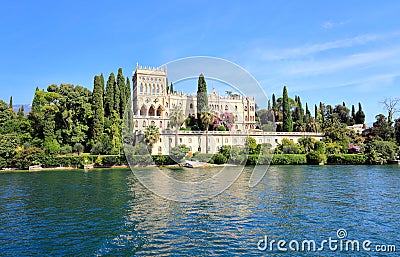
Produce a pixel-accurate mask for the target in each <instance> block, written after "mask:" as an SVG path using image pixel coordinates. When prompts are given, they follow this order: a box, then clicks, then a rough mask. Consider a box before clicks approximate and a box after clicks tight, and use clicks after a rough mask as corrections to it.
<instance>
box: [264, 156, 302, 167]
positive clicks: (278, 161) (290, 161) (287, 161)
mask: <svg viewBox="0 0 400 257" xmlns="http://www.w3.org/2000/svg"><path fill="white" fill-rule="evenodd" d="M306 163H307V158H306V155H305V154H274V156H273V157H272V161H271V164H272V165H294V164H306Z"/></svg>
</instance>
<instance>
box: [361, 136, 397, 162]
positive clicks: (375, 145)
mask: <svg viewBox="0 0 400 257" xmlns="http://www.w3.org/2000/svg"><path fill="white" fill-rule="evenodd" d="M396 150H397V146H396V144H395V143H394V142H388V141H381V140H373V141H370V142H368V144H367V146H366V151H365V152H366V154H367V159H368V161H369V162H370V163H371V164H385V163H387V162H388V161H389V160H394V159H396Z"/></svg>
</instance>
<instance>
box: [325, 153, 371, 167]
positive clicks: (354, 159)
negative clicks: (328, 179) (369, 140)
mask: <svg viewBox="0 0 400 257" xmlns="http://www.w3.org/2000/svg"><path fill="white" fill-rule="evenodd" d="M328 164H346V165H360V164H367V155H365V154H329V155H328Z"/></svg>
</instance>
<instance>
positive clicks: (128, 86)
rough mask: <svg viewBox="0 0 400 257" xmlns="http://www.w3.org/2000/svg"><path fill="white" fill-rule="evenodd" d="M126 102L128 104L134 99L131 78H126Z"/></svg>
mask: <svg viewBox="0 0 400 257" xmlns="http://www.w3.org/2000/svg"><path fill="white" fill-rule="evenodd" d="M125 92H126V102H127V103H128V102H129V101H130V100H131V97H132V90H131V81H130V79H129V77H126V90H125Z"/></svg>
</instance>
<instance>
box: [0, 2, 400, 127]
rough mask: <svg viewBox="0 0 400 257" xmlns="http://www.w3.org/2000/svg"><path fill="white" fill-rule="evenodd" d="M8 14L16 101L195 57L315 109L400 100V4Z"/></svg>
mask: <svg viewBox="0 0 400 257" xmlns="http://www.w3.org/2000/svg"><path fill="white" fill-rule="evenodd" d="M2 10H3V12H2V15H1V16H0V24H1V25H0V26H1V36H0V87H1V93H0V99H3V100H5V101H7V102H8V99H9V97H10V95H12V96H13V98H14V103H30V102H31V100H32V95H33V92H34V90H35V87H36V86H39V87H40V88H46V87H47V86H48V85H50V84H60V83H71V84H76V85H82V86H85V87H88V88H92V84H93V76H94V75H95V74H99V73H103V74H105V76H106V77H107V76H108V74H109V73H110V72H116V71H117V69H118V67H122V68H123V70H124V74H125V75H130V74H131V73H132V71H133V69H134V68H135V65H136V62H139V63H140V64H143V65H151V66H159V65H162V64H164V63H167V62H169V61H172V60H175V59H178V58H183V57H187V56H215V57H220V58H224V59H227V60H230V61H232V62H234V63H237V64H238V65H240V66H242V67H243V68H245V69H246V70H248V71H249V72H250V73H251V74H252V75H253V76H254V77H255V78H256V79H257V80H258V81H259V82H260V84H261V86H262V87H263V89H264V90H265V92H266V93H267V94H268V96H269V97H270V95H271V94H272V93H273V92H275V93H276V94H278V95H280V94H281V92H282V87H283V85H286V86H287V87H288V91H289V95H290V96H292V97H294V96H295V95H300V96H301V97H302V101H303V102H306V101H307V102H308V103H309V105H310V106H313V105H314V104H318V103H319V101H321V100H322V101H323V102H325V103H328V104H332V105H335V104H339V103H341V102H342V101H345V102H346V104H347V105H348V106H351V104H355V105H356V104H357V103H358V102H361V103H362V104H363V107H364V111H365V112H366V114H367V121H368V122H371V121H373V120H374V116H375V115H376V114H378V113H381V112H384V109H383V107H382V105H381V104H379V102H380V101H382V100H383V99H384V98H385V97H400V93H399V92H400V90H399V89H398V88H399V87H398V86H399V85H400V18H399V13H400V2H399V1H117V2H112V1H92V2H91V1H84V3H81V2H80V1H7V2H3V3H2Z"/></svg>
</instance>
